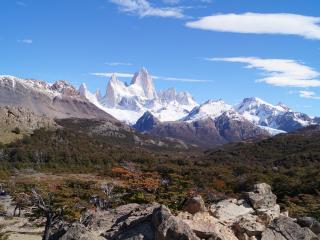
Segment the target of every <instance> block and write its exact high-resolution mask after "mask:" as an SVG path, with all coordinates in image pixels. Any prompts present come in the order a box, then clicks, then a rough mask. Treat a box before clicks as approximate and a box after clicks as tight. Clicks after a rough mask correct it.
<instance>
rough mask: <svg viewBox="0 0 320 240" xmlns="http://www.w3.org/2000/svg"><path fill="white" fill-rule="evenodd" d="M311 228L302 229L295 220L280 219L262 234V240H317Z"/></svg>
mask: <svg viewBox="0 0 320 240" xmlns="http://www.w3.org/2000/svg"><path fill="white" fill-rule="evenodd" d="M317 239H319V238H318V237H317V236H316V235H315V234H314V233H313V232H312V231H311V230H310V229H309V228H302V227H300V226H299V225H298V224H297V223H295V222H294V221H293V219H291V218H288V217H280V218H278V219H276V220H274V221H273V222H272V223H271V224H270V225H269V226H268V227H267V229H266V230H265V231H264V232H263V233H262V237H261V240H317Z"/></svg>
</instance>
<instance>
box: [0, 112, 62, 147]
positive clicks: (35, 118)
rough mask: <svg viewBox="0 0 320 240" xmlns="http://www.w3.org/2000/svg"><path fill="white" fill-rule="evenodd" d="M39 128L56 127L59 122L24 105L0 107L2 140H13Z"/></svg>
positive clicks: (6, 141) (4, 141)
mask: <svg viewBox="0 0 320 240" xmlns="http://www.w3.org/2000/svg"><path fill="white" fill-rule="evenodd" d="M39 128H45V129H55V128H57V124H56V123H55V122H54V121H53V120H52V119H50V118H48V117H46V116H44V115H37V114H35V113H34V112H32V111H30V110H29V109H26V108H23V107H9V106H5V107H0V142H3V143H8V142H11V141H13V140H16V139H17V138H21V137H22V136H23V135H25V134H30V133H32V132H33V131H34V130H36V129H39Z"/></svg>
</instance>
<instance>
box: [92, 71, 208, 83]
mask: <svg viewBox="0 0 320 240" xmlns="http://www.w3.org/2000/svg"><path fill="white" fill-rule="evenodd" d="M113 74H115V75H116V76H117V77H120V78H132V77H133V76H134V74H132V73H119V72H107V73H91V75H94V76H98V77H111V76H112V75H113ZM152 78H153V79H155V80H162V81H173V82H189V83H192V82H194V83H205V82H211V81H209V80H201V79H193V78H176V77H162V76H152Z"/></svg>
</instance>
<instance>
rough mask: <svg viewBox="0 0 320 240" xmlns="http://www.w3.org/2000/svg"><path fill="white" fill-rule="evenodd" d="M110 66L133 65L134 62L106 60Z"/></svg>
mask: <svg viewBox="0 0 320 240" xmlns="http://www.w3.org/2000/svg"><path fill="white" fill-rule="evenodd" d="M105 64H106V65H108V66H112V67H117V66H132V63H129V62H106V63H105Z"/></svg>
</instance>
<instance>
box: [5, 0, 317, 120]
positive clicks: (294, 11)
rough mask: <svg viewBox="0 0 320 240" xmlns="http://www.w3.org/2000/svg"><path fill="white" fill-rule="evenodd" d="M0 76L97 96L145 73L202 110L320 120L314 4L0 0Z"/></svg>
mask: <svg viewBox="0 0 320 240" xmlns="http://www.w3.org/2000/svg"><path fill="white" fill-rule="evenodd" d="M0 10H1V14H0V54H1V58H0V74H1V75H2V74H4V75H14V76H17V77H22V78H34V79H40V80H44V81H47V82H50V83H51V82H54V81H55V80H61V79H62V80H66V81H68V82H70V83H72V84H74V85H76V86H79V85H80V84H81V83H86V85H87V86H88V88H89V90H90V91H92V92H94V91H95V90H96V89H100V90H101V92H102V94H104V92H105V88H106V85H107V82H108V78H107V77H105V76H108V75H109V74H110V73H112V72H117V73H119V75H120V76H124V77H123V78H121V79H122V80H123V81H127V82H130V78H128V77H126V76H130V75H131V74H132V73H134V72H136V71H138V70H139V69H140V68H141V67H146V68H147V69H148V71H149V73H150V74H152V75H153V76H155V79H154V82H155V85H156V88H157V89H159V90H160V89H165V88H169V87H175V88H176V89H177V90H179V91H188V92H190V93H191V94H192V95H193V96H194V98H195V99H196V100H197V101H198V102H199V103H201V102H204V101H206V100H208V99H223V100H225V101H226V102H227V103H229V104H236V103H238V102H240V101H241V99H243V98H245V97H252V96H255V97H259V98H262V99H264V100H266V101H268V102H270V103H273V104H276V103H278V102H283V103H285V104H287V105H288V106H290V107H291V108H292V109H294V110H296V111H301V112H305V113H308V114H310V115H312V116H315V115H320V64H319V63H320V1H319V0H305V1H301V0H281V1H279V0H256V1H252V0H149V1H147V0H18V1H16V0H1V1H0Z"/></svg>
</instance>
